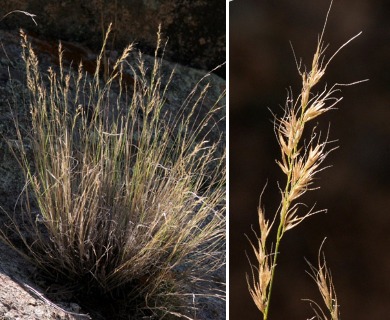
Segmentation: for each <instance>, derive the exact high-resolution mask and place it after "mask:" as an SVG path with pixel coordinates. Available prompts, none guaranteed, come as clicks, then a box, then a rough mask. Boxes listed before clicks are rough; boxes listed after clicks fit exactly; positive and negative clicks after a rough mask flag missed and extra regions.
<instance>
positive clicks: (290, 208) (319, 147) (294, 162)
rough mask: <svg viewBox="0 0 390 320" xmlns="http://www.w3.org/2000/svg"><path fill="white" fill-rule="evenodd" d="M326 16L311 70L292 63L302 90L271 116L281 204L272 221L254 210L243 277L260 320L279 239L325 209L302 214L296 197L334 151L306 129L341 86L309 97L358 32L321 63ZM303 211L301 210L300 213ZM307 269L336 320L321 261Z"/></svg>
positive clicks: (266, 306) (334, 99) (265, 312)
mask: <svg viewBox="0 0 390 320" xmlns="http://www.w3.org/2000/svg"><path fill="white" fill-rule="evenodd" d="M329 10H330V8H329ZM328 14H329V11H328ZM328 14H327V16H326V20H325V25H324V28H323V30H322V33H321V35H320V36H319V38H318V43H317V47H316V50H315V53H314V56H313V60H312V64H311V69H309V70H306V69H304V71H302V68H301V63H298V62H297V68H298V72H299V74H300V76H301V78H302V88H301V92H300V93H299V95H298V97H297V98H296V99H294V97H293V94H292V93H289V95H288V97H287V101H286V104H285V106H284V114H283V115H282V116H281V117H278V116H275V134H276V138H277V140H278V143H279V147H280V152H281V158H280V159H279V160H277V161H276V162H277V164H278V165H279V167H280V168H281V170H282V172H283V174H284V175H285V177H286V182H285V184H284V187H280V188H279V189H280V196H281V201H280V205H279V208H278V210H277V212H276V213H275V215H274V216H273V218H272V219H267V218H266V216H265V212H264V209H263V208H262V207H261V205H260V207H259V209H258V219H259V233H257V232H255V235H256V238H257V243H256V244H254V243H253V242H251V246H252V249H253V252H254V254H255V258H256V260H255V263H254V264H251V270H252V277H249V276H248V275H247V284H248V289H249V293H250V295H251V297H252V299H253V301H254V302H255V304H256V306H257V308H258V309H259V311H260V312H261V314H262V316H263V320H267V319H269V310H270V301H271V296H272V288H273V283H274V279H275V272H276V267H277V261H278V257H279V254H280V245H281V240H282V238H283V237H284V235H285V233H286V232H287V231H290V230H291V229H293V228H295V227H297V226H298V225H299V224H300V223H301V222H302V221H303V220H305V219H306V218H308V217H310V216H312V215H314V214H316V213H318V212H323V211H325V210H319V211H314V207H311V209H309V210H307V209H306V208H307V206H306V205H305V204H304V203H302V202H300V201H302V200H300V199H301V197H302V196H303V195H304V194H305V193H306V192H307V191H310V190H313V189H315V188H316V187H313V182H314V178H315V176H316V175H317V173H318V172H320V171H322V170H323V169H324V167H323V161H324V160H325V158H326V157H327V156H328V154H329V153H330V152H331V151H332V150H334V148H333V149H332V148H329V143H330V141H328V134H327V135H326V136H325V137H323V136H321V133H320V132H318V130H317V128H316V126H314V127H313V128H312V129H311V132H310V133H309V134H307V131H308V129H307V126H308V125H309V123H310V122H312V120H313V119H316V118H317V117H319V116H320V115H322V114H324V113H325V112H327V111H329V110H332V109H334V106H335V105H336V104H337V103H338V102H339V101H340V100H341V98H339V97H337V93H338V92H339V91H340V89H339V87H340V86H343V85H341V84H335V85H333V86H331V87H327V86H325V88H324V89H323V90H322V91H319V92H317V93H313V89H314V87H315V86H316V85H317V84H318V83H319V82H320V80H321V79H322V78H323V76H324V74H325V71H326V69H327V67H328V65H329V63H330V62H331V61H332V59H333V58H334V57H335V55H336V54H337V53H338V52H339V51H340V50H341V49H342V48H343V47H344V46H345V45H347V44H348V43H349V42H350V41H352V40H353V39H355V38H356V37H357V36H359V35H360V33H359V34H357V35H356V36H354V37H352V38H351V39H350V40H348V41H347V42H346V43H345V44H344V45H342V46H341V47H340V48H339V49H338V50H337V51H336V52H335V53H334V54H333V55H332V56H331V57H330V58H329V59H328V60H325V57H324V53H325V51H326V49H327V46H325V45H324V42H323V36H324V30H325V26H326V21H327V18H328ZM359 82H360V81H359ZM355 83H358V82H355ZM352 84H354V83H352ZM352 84H348V85H352ZM305 137H306V138H305ZM303 210H305V211H304V212H302V211H303ZM275 229H276V230H275ZM274 234H275V239H274V242H272V243H271V244H270V243H269V242H270V241H271V240H270V239H269V238H270V236H271V235H274ZM311 269H312V272H313V274H312V276H313V279H314V280H315V281H316V283H317V285H318V288H319V290H320V292H321V295H322V297H323V300H324V302H325V305H326V307H327V309H328V310H329V313H330V316H331V318H330V319H332V320H337V319H339V309H338V305H337V299H336V294H335V291H334V286H333V282H332V280H331V277H330V272H329V271H328V269H327V267H326V263H325V260H323V261H321V260H320V259H319V267H318V269H316V268H314V267H312V266H311ZM318 307H319V305H317V304H315V305H314V310H315V311H316V317H314V318H317V319H328V318H327V317H326V316H325V313H324V312H322V311H321V312H320V311H319V310H321V309H320V308H319V309H318ZM314 318H313V319H314Z"/></svg>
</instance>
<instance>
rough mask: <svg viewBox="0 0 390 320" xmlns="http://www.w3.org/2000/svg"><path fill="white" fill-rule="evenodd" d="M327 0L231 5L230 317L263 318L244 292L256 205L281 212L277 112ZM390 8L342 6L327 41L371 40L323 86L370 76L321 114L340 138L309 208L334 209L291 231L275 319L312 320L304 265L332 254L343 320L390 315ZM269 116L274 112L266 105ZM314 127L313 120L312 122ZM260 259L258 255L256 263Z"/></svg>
mask: <svg viewBox="0 0 390 320" xmlns="http://www.w3.org/2000/svg"><path fill="white" fill-rule="evenodd" d="M329 4H330V1H329V0H317V1H312V0H301V1H293V0H277V1H275V0H262V1H258V0H235V1H233V2H231V3H230V230H229V232H230V320H240V319H246V320H251V319H253V320H254V319H256V320H258V319H260V318H261V316H260V313H259V312H258V310H257V309H256V307H255V305H254V303H253V301H252V300H251V297H250V295H249V293H248V290H247V284H246V280H245V273H246V272H250V269H249V264H248V261H247V258H246V255H245V251H247V253H248V255H249V256H251V252H250V250H251V249H250V246H249V243H248V241H247V239H246V238H245V234H247V235H248V236H249V237H250V238H251V239H252V240H254V239H255V238H254V235H253V233H252V231H251V225H253V227H254V229H255V230H257V229H258V225H257V207H258V205H259V196H260V193H261V191H262V189H263V187H264V186H265V184H266V183H267V181H268V186H267V188H266V190H265V192H264V195H263V198H262V206H263V207H264V208H265V211H266V214H268V217H272V216H273V214H274V213H275V211H276V210H277V207H278V204H279V201H280V196H279V193H278V187H277V182H279V183H280V184H281V185H282V186H283V185H284V183H285V180H284V177H283V175H282V174H281V172H280V169H279V167H278V166H277V165H276V163H275V159H276V158H279V157H280V151H279V148H278V144H277V141H276V138H275V136H274V130H273V123H272V119H273V118H272V114H271V111H272V112H273V113H276V114H278V115H281V113H282V109H281V107H280V106H283V105H284V103H285V100H286V94H287V91H286V89H287V88H289V87H291V88H292V91H293V92H294V95H295V97H296V96H298V94H299V92H300V84H301V79H300V77H299V74H298V72H297V68H296V64H295V60H294V55H293V52H292V50H291V47H290V43H289V41H291V43H292V45H293V47H294V50H295V54H296V55H297V57H302V59H303V60H302V61H303V63H304V64H306V65H307V66H309V67H310V66H311V60H312V56H313V53H314V50H315V47H316V44H317V36H318V34H319V33H320V32H321V30H322V27H323V23H324V20H325V16H326V12H327V10H328V7H329ZM389 13H390V2H388V1H384V0H382V1H380V0H371V1H367V0H337V1H334V4H333V7H332V10H331V13H330V16H329V20H328V25H327V28H326V33H325V37H324V40H325V42H326V43H329V44H330V46H329V48H328V49H327V54H326V56H327V57H330V56H331V55H332V54H333V52H334V51H335V50H337V49H338V48H339V46H340V45H342V44H343V43H344V42H345V41H347V40H348V39H349V38H350V37H352V36H354V35H355V34H357V33H358V32H360V31H363V34H362V35H361V36H360V37H359V38H357V39H356V40H354V41H353V42H352V43H351V44H349V45H348V46H347V47H346V48H344V49H343V50H342V51H341V52H340V53H339V54H338V55H337V57H336V58H335V59H334V60H333V61H332V63H331V64H330V66H329V69H328V70H327V72H326V75H325V77H324V78H323V81H322V82H321V83H320V85H319V86H318V87H317V88H318V90H322V89H323V86H324V85H325V84H328V85H332V84H334V83H335V82H338V83H351V82H354V81H357V80H362V79H366V78H369V79H370V81H369V82H366V83H362V84H358V85H355V86H352V87H344V88H342V93H341V95H342V96H343V97H344V99H343V100H342V101H341V102H340V103H339V104H338V106H337V108H338V110H333V111H330V112H329V113H328V114H326V115H324V116H321V117H320V118H317V119H316V120H317V121H319V122H321V123H320V127H321V128H322V130H323V131H325V132H324V133H326V131H327V129H328V126H329V123H330V136H329V139H330V140H336V139H337V140H338V141H337V142H336V143H335V144H334V146H336V145H338V146H339V149H337V150H335V151H334V152H332V153H331V154H330V155H329V157H328V158H327V160H326V161H325V163H324V165H325V166H326V165H329V166H331V167H330V168H328V169H326V170H325V171H323V172H321V173H320V174H319V175H318V176H317V179H316V181H315V183H316V185H317V186H320V187H321V189H319V190H316V191H314V192H311V193H309V194H307V196H305V197H304V199H303V201H304V202H305V203H306V204H307V205H308V206H312V205H314V204H316V208H317V209H325V208H326V209H328V212H327V213H321V214H318V215H316V216H314V217H311V218H309V219H308V220H306V221H304V222H303V223H302V224H301V225H300V226H298V227H297V228H295V229H293V230H292V231H289V232H288V233H287V234H285V237H284V238H283V240H282V244H281V248H280V252H281V255H280V257H279V258H280V259H279V261H278V266H277V272H276V278H275V283H274V292H273V297H272V303H271V310H270V317H271V319H302V320H303V319H308V318H310V317H312V316H313V312H312V311H311V308H310V305H309V303H308V302H306V301H302V299H313V300H316V301H318V302H320V299H321V298H320V295H319V293H318V290H317V288H316V284H315V283H314V282H313V280H312V279H311V278H310V277H309V276H308V274H307V273H306V272H305V271H307V270H309V267H308V265H307V264H306V262H305V258H306V259H308V260H309V261H310V262H312V263H313V264H316V263H317V254H318V249H319V247H320V245H321V242H322V241H323V239H324V238H325V237H327V240H326V242H325V245H324V247H323V248H324V252H325V254H326V259H327V263H328V265H329V267H330V268H331V271H332V276H333V281H334V284H335V287H336V291H337V296H338V299H339V303H340V305H341V315H342V318H343V319H354V320H359V319H367V317H368V318H370V319H388V318H389V316H388V314H389V306H388V297H389V296H390V254H389V253H388V247H389V245H390V236H389V234H390V233H389V226H390V125H389V120H390V81H389V80H390V19H389ZM268 108H269V109H270V110H271V111H270V110H269V109H268ZM314 124H316V123H314ZM251 257H252V256H251Z"/></svg>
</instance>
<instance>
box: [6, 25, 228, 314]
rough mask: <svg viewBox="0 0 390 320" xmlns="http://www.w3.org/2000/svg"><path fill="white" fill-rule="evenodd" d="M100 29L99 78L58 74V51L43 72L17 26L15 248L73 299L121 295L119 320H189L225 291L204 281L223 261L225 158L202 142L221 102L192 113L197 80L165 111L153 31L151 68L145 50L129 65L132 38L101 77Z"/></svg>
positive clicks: (200, 94) (199, 97) (61, 70)
mask: <svg viewBox="0 0 390 320" xmlns="http://www.w3.org/2000/svg"><path fill="white" fill-rule="evenodd" d="M108 33H109V31H108V32H107V36H108ZM107 36H106V39H105V41H104V45H103V49H102V51H101V53H100V55H99V56H98V58H97V63H96V72H95V74H93V75H88V74H87V73H85V72H84V71H83V67H82V64H81V63H80V65H79V68H78V72H76V73H74V72H72V71H66V68H65V67H64V66H63V62H62V50H61V46H60V47H59V67H58V68H57V69H58V70H57V71H56V70H54V68H50V69H49V70H48V74H47V76H46V75H44V74H42V73H41V72H40V70H39V65H38V59H37V56H36V54H35V53H34V51H33V49H32V47H31V44H30V43H29V41H28V39H27V37H26V35H25V34H24V33H22V46H23V59H24V62H25V64H26V72H27V86H28V90H29V92H30V101H31V102H30V112H31V130H23V129H22V128H21V127H20V126H19V125H18V123H17V121H16V124H17V126H16V129H17V135H18V144H17V146H15V145H14V144H10V146H11V148H12V151H13V152H14V154H15V156H16V159H17V160H18V161H19V163H20V167H21V169H22V171H23V173H24V176H25V179H26V184H25V188H24V190H23V196H21V197H20V199H21V200H20V201H21V204H22V205H21V208H22V211H23V218H22V219H19V218H13V219H12V221H13V222H12V226H13V229H14V230H16V233H17V235H18V238H19V241H20V240H21V242H22V245H19V246H17V247H18V249H20V251H21V252H22V253H23V254H24V255H25V256H26V257H28V258H29V259H31V260H32V261H33V262H34V263H35V264H36V265H37V266H38V267H39V269H40V270H42V271H44V273H45V275H48V276H50V277H51V278H52V279H56V278H60V279H65V281H67V282H68V283H72V284H74V285H75V286H74V289H75V291H76V292H79V293H80V295H84V296H85V295H89V294H91V295H92V296H94V295H95V296H100V297H104V299H105V298H107V299H108V300H104V301H105V304H107V301H111V300H110V299H112V301H118V300H120V301H122V302H123V303H124V304H125V306H126V307H124V306H123V305H122V306H121V308H122V309H123V310H122V311H123V313H124V314H125V315H123V317H124V318H126V319H132V318H135V319H138V318H139V317H140V316H141V315H145V314H146V315H153V314H155V315H157V316H158V317H159V318H162V317H164V316H165V315H169V314H171V315H177V316H185V317H186V318H188V319H190V318H191V314H192V311H191V309H193V308H196V303H195V305H193V300H197V296H198V295H201V296H202V295H214V296H215V295H216V296H220V297H222V296H223V293H222V292H220V291H218V290H213V289H212V287H213V286H210V285H206V283H207V281H208V280H209V278H208V276H209V275H210V274H211V273H212V272H213V271H214V270H216V269H217V268H218V267H220V266H221V265H223V264H224V237H225V213H224V210H225V205H224V201H225V187H224V185H225V166H224V161H225V155H224V151H222V152H220V148H221V143H223V141H221V140H219V141H215V142H213V143H212V142H210V141H206V140H205V138H204V137H207V136H209V135H210V132H211V131H212V130H215V128H216V124H217V122H218V121H220V119H217V120H216V119H215V118H216V115H217V114H218V112H220V111H221V110H220V108H222V101H221V100H218V101H216V102H215V105H214V107H213V108H212V110H210V111H209V112H207V114H206V115H205V116H204V117H202V118H200V113H199V110H201V109H202V102H203V100H204V99H205V97H206V95H207V88H208V86H206V87H205V88H203V89H202V87H201V86H200V84H199V83H198V85H197V86H196V87H195V88H194V89H193V91H192V92H191V93H190V95H189V96H188V98H187V100H186V101H184V102H183V105H182V108H181V109H180V111H176V112H177V113H176V114H172V113H169V112H168V111H167V110H166V109H164V103H165V99H166V93H167V91H168V90H169V84H170V81H171V79H172V77H173V73H172V74H171V75H170V77H169V79H166V82H167V84H166V85H163V84H162V83H163V78H162V75H161V68H162V59H160V58H159V57H158V53H159V51H160V50H161V49H160V47H161V43H160V42H161V37H160V31H159V33H158V45H157V49H156V52H155V57H154V64H153V65H152V66H151V68H147V67H146V66H145V62H144V59H143V56H142V55H141V54H139V55H138V57H137V58H136V59H137V63H136V66H135V67H134V66H133V67H132V66H131V64H130V63H128V60H129V57H130V56H131V55H132V52H133V51H134V48H133V46H132V45H129V46H128V47H127V48H125V50H124V51H123V53H122V55H121V56H120V58H119V59H118V60H117V61H116V62H114V63H113V64H112V66H111V70H110V73H109V75H108V77H105V79H104V80H102V79H101V76H100V75H101V66H102V64H103V61H102V60H103V56H104V46H105V43H106V40H107ZM129 74H130V77H129ZM126 79H127V80H128V79H131V83H130V84H129V83H128V81H127V80H126ZM220 99H222V97H220ZM213 121H214V122H213ZM220 139H222V138H220ZM26 141H27V143H26ZM217 149H218V150H219V151H218V152H217ZM5 239H6V240H7V241H8V243H9V244H11V245H13V246H15V244H14V243H13V242H12V241H11V240H10V238H9V237H5ZM210 288H211V289H210ZM187 297H190V299H189V298H188V299H187ZM188 300H190V301H191V303H188ZM109 312H111V313H112V310H111V311H109ZM114 317H115V318H116V317H117V318H118V319H119V318H121V317H120V316H119V315H118V314H117V315H116V316H114Z"/></svg>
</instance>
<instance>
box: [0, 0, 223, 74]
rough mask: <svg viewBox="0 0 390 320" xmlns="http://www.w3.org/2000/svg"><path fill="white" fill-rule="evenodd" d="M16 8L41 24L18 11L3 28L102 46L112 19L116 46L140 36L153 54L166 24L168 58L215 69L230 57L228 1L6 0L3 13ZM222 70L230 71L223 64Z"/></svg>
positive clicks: (4, 22) (137, 40)
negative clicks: (228, 53)
mask: <svg viewBox="0 0 390 320" xmlns="http://www.w3.org/2000/svg"><path fill="white" fill-rule="evenodd" d="M12 10H23V11H27V12H29V13H31V14H35V15H36V17H35V20H36V22H37V24H38V25H35V24H34V23H33V21H32V20H31V19H29V18H27V17H26V16H24V15H22V14H16V15H15V14H14V15H12V16H11V15H10V16H7V17H6V18H4V19H3V21H2V27H8V28H15V27H16V28H20V27H22V28H23V29H26V30H28V31H29V32H34V33H36V34H38V35H40V36H41V37H46V38H50V39H56V40H57V39H61V40H68V41H76V42H79V43H84V44H85V45H87V46H89V47H90V48H92V49H93V50H97V49H99V48H100V45H101V42H102V30H103V29H106V28H107V26H108V24H109V23H110V22H112V23H113V28H114V31H113V34H114V38H113V40H112V42H110V45H111V46H112V48H113V49H120V48H123V46H125V45H127V44H128V43H129V42H134V41H136V42H137V43H138V44H139V46H140V48H141V49H142V50H143V51H144V52H145V53H149V54H150V53H152V52H153V50H154V47H155V43H156V32H157V29H158V25H159V24H161V25H162V31H163V33H164V34H165V35H166V36H167V37H168V38H169V42H168V46H167V50H166V55H165V57H166V58H167V59H169V60H171V61H175V62H179V63H181V64H183V65H187V66H191V67H195V68H198V69H204V70H211V69H213V68H215V67H216V66H217V65H219V64H221V63H223V62H225V60H226V58H225V56H226V49H225V46H226V27H225V26H226V22H225V20H226V14H225V12H226V8H225V2H224V1H206V0H196V1H187V0H179V1H177V0H168V1H166V0H165V1H161V0H135V1H124V0H116V1H105V0H92V1H77V0H62V1H52V0H33V1H26V0H3V1H2V8H1V11H2V13H3V14H6V13H8V12H11V11H12ZM219 72H220V75H223V74H224V70H223V69H220V70H219Z"/></svg>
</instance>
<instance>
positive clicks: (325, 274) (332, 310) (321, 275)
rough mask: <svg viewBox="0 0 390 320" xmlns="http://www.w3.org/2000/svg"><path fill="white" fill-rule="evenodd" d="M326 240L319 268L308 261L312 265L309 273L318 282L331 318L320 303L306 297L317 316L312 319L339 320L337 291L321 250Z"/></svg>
mask: <svg viewBox="0 0 390 320" xmlns="http://www.w3.org/2000/svg"><path fill="white" fill-rule="evenodd" d="M324 242H325V240H324V241H323V242H322V244H321V247H320V250H319V252H318V268H316V267H314V266H313V265H312V264H311V263H309V262H307V263H308V264H309V266H310V269H311V272H310V273H309V275H310V276H311V277H312V278H313V280H314V281H315V283H316V284H317V287H318V290H319V292H320V294H321V297H322V300H323V302H324V304H325V306H326V309H327V313H328V314H329V316H330V318H328V317H327V316H326V313H325V312H324V311H323V310H322V308H321V307H320V305H319V304H318V303H316V302H314V301H312V300H308V299H306V301H309V302H310V303H311V305H312V308H313V311H314V312H315V314H316V316H315V317H314V318H312V319H319V320H328V319H330V320H339V319H340V311H339V304H338V301H337V295H336V291H335V288H334V285H333V280H332V275H331V272H330V269H329V268H328V266H327V264H326V260H325V254H324V253H323V252H322V251H321V250H322V246H323V244H324Z"/></svg>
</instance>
